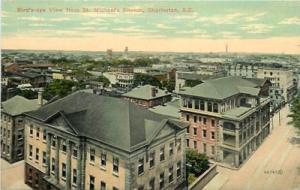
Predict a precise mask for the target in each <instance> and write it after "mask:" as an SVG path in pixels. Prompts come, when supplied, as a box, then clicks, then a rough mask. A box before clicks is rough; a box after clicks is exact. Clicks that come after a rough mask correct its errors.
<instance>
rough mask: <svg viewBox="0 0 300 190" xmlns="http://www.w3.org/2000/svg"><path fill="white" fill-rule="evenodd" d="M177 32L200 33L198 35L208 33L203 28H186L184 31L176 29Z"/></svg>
mask: <svg viewBox="0 0 300 190" xmlns="http://www.w3.org/2000/svg"><path fill="white" fill-rule="evenodd" d="M176 33H177V34H195V35H196V34H198V35H202V34H207V32H206V31H204V30H201V29H194V30H184V31H176Z"/></svg>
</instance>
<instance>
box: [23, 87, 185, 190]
mask: <svg viewBox="0 0 300 190" xmlns="http://www.w3.org/2000/svg"><path fill="white" fill-rule="evenodd" d="M25 122H26V124H25V126H26V127H25V129H26V130H25V133H26V157H25V183H26V184H28V185H29V186H31V187H32V188H34V189H90V190H94V189H111V190H132V189H136V190H142V189H172V190H173V189H185V179H186V176H185V143H184V142H185V141H184V140H185V138H186V137H185V135H186V132H185V131H186V126H187V124H185V123H182V122H179V121H177V120H170V119H167V118H166V117H164V116H161V115H159V114H155V113H153V112H150V111H148V110H146V109H142V108H139V107H138V106H136V105H134V104H132V103H130V102H127V101H124V100H120V99H116V98H111V97H105V96H98V95H95V94H87V93H83V92H77V93H74V94H71V95H69V96H67V97H65V98H63V99H60V100H58V101H57V102H53V103H51V104H48V105H46V106H43V107H42V108H41V109H39V110H37V111H35V112H29V113H28V114H27V117H26V121H25Z"/></svg>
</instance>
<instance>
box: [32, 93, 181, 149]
mask: <svg viewBox="0 0 300 190" xmlns="http://www.w3.org/2000/svg"><path fill="white" fill-rule="evenodd" d="M27 115H28V116H29V117H31V118H35V119H37V120H39V121H42V122H44V123H45V124H50V125H51V126H54V127H56V128H58V129H60V130H65V131H68V132H71V133H73V134H74V135H77V136H85V137H88V138H92V139H95V140H97V141H100V142H102V143H105V144H108V145H110V146H113V147H116V148H118V149H121V150H124V151H128V152H130V151H134V150H136V149H138V148H140V147H142V146H144V145H147V144H148V143H149V142H150V141H151V140H152V139H153V138H154V137H155V135H156V134H158V133H159V132H161V131H164V130H163V129H164V128H165V127H172V128H175V129H179V130H181V129H184V128H185V127H186V124H184V123H179V122H177V121H175V120H171V119H168V117H166V116H163V115H159V114H156V113H154V112H151V111H149V110H147V109H143V108H140V107H138V106H136V105H134V104H133V103H130V102H128V101H124V100H121V99H118V98H112V97H107V96H99V95H95V94H90V93H85V92H75V93H73V94H71V95H69V96H67V97H65V98H62V99H59V100H57V101H55V102H52V103H49V104H47V105H45V106H43V107H41V108H40V109H39V110H37V111H33V112H29V113H27ZM173 132H174V130H173Z"/></svg>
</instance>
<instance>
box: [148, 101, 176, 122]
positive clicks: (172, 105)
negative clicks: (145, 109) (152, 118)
mask: <svg viewBox="0 0 300 190" xmlns="http://www.w3.org/2000/svg"><path fill="white" fill-rule="evenodd" d="M149 110H150V111H153V112H155V113H158V114H162V115H167V116H170V117H174V118H179V117H180V99H178V98H176V99H174V100H172V101H171V102H167V103H165V105H159V106H155V107H153V108H150V109H149Z"/></svg>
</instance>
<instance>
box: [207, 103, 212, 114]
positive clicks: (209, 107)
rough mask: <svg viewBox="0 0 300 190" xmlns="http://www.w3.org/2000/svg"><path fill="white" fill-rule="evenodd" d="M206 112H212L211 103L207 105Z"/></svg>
mask: <svg viewBox="0 0 300 190" xmlns="http://www.w3.org/2000/svg"><path fill="white" fill-rule="evenodd" d="M207 111H210V112H212V103H211V102H208V103H207Z"/></svg>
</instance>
